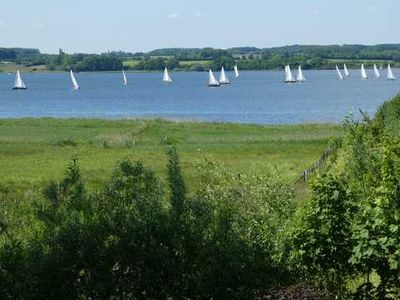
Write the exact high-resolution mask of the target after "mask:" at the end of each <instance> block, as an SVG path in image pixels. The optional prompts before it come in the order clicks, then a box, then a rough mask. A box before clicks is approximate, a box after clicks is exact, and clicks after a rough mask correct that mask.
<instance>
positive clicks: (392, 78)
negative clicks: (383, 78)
mask: <svg viewBox="0 0 400 300" xmlns="http://www.w3.org/2000/svg"><path fill="white" fill-rule="evenodd" d="M387 79H388V80H396V76H394V75H393V72H392V68H391V67H390V64H388V68H387Z"/></svg>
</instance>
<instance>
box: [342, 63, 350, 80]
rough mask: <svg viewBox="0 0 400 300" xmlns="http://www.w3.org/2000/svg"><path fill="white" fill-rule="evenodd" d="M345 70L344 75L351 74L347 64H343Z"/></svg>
mask: <svg viewBox="0 0 400 300" xmlns="http://www.w3.org/2000/svg"><path fill="white" fill-rule="evenodd" d="M343 70H344V76H346V77H348V76H350V72H349V70H347V66H346V64H343Z"/></svg>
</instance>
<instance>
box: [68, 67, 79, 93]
mask: <svg viewBox="0 0 400 300" xmlns="http://www.w3.org/2000/svg"><path fill="white" fill-rule="evenodd" d="M70 75H71V81H72V89H74V90H79V85H78V82H77V81H76V79H75V76H74V73H73V72H72V70H70Z"/></svg>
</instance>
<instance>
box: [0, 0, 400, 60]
mask: <svg viewBox="0 0 400 300" xmlns="http://www.w3.org/2000/svg"><path fill="white" fill-rule="evenodd" d="M0 2H1V5H0V47H29V48H39V49H40V50H41V51H42V52H44V53H57V52H58V49H59V48H61V49H63V50H64V51H65V52H67V53H76V52H83V53H101V52H106V51H109V50H110V51H113V50H116V51H117V50H122V51H130V52H138V51H145V52H146V51H150V50H153V49H157V48H169V47H189V48H194V47H214V48H230V47H238V46H255V47H274V46H284V45H293V44H318V45H329V44H367V45H371V44H380V43H400V30H399V25H398V22H397V20H398V12H399V11H400V0H246V1H232V0H231V1H228V0H145V1H137V0H68V1H65V0H18V1H16V0H0Z"/></svg>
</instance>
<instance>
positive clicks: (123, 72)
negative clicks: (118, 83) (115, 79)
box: [122, 69, 128, 85]
mask: <svg viewBox="0 0 400 300" xmlns="http://www.w3.org/2000/svg"><path fill="white" fill-rule="evenodd" d="M122 77H123V79H124V85H128V79H126V75H125V71H124V69H122Z"/></svg>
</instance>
